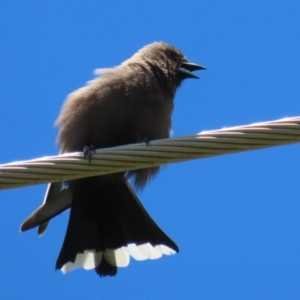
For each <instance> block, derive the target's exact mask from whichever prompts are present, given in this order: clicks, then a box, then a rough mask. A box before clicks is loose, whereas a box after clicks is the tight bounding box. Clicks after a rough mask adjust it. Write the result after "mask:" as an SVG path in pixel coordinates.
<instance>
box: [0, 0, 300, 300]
mask: <svg viewBox="0 0 300 300" xmlns="http://www.w3.org/2000/svg"><path fill="white" fill-rule="evenodd" d="M0 8H1V9H0V44H1V46H0V64H1V68H0V82H1V85H0V86H1V89H0V91H1V97H0V128H1V131H0V138H1V141H2V143H1V147H0V163H8V162H12V161H18V160H24V159H32V158H38V157H42V156H45V155H55V154H56V153H57V151H58V149H57V147H56V145H55V137H56V134H57V130H56V129H55V128H54V127H53V123H54V120H55V119H56V117H57V115H58V113H59V111H60V108H61V106H62V103H63V101H64V99H65V97H66V95H67V94H68V93H70V92H72V91H73V90H75V89H76V88H79V87H81V86H82V85H83V84H84V83H85V82H86V81H88V80H90V79H92V78H93V73H92V72H93V70H94V69H96V68H101V67H111V66H115V65H118V64H119V63H121V62H122V61H123V60H125V59H127V58H128V57H130V56H131V55H132V54H133V53H134V52H135V51H137V50H138V49H139V48H141V47H142V46H144V45H145V44H148V43H151V42H153V41H166V42H168V43H171V44H173V45H175V46H177V47H178V48H180V49H182V51H183V52H184V53H185V54H186V56H187V57H188V58H189V59H190V60H191V61H193V62H196V63H199V64H203V65H205V66H206V67H207V71H205V72H201V74H200V76H201V80H187V81H186V82H184V84H183V86H182V87H181V88H180V90H179V91H178V93H177V96H176V99H175V110H174V113H173V131H174V135H175V136H180V135H187V134H192V133H197V132H199V131H201V130H210V129H219V128H223V127H229V126H237V125H244V124H250V123H253V122H258V121H268V120H275V119H279V118H283V117H292V116H299V115H300V101H299V99H300V85H299V78H300V76H299V75H300V55H299V53H300V38H299V35H300V18H299V15H300V3H299V1H196V0H195V1H175V0H174V1H172V2H171V1H165V2H163V1H157V0H154V1H144V2H142V1H130V0H129V1H89V0H87V1H69V0H63V1H43V2H42V3H41V2H40V1H26V3H25V2H21V1H3V0H2V1H0ZM299 150H300V146H299V145H297V144H296V145H290V146H281V147H275V148H270V149H266V150H259V151H250V152H245V153H240V154H234V155H225V156H219V157H215V158H210V159H202V160H194V161H189V162H184V163H179V164H173V165H168V166H167V167H165V168H163V170H162V171H161V173H160V174H159V176H158V177H157V178H156V179H155V181H153V182H152V183H151V184H150V185H149V186H147V187H146V189H145V190H144V191H143V192H141V193H139V196H140V198H141V200H142V202H143V204H144V205H145V207H146V208H147V210H148V212H149V213H150V214H151V216H152V217H153V218H154V220H155V221H156V222H157V223H158V224H159V226H160V227H161V228H162V229H163V230H164V231H165V232H166V233H167V234H168V235H169V236H170V237H171V238H172V239H173V240H175V241H176V243H177V244H178V246H179V248H180V253H179V254H178V255H175V256H172V257H163V258H162V259H159V260H156V261H146V262H136V261H133V260H132V261H131V263H130V265H129V267H127V268H125V269H121V270H119V272H118V275H117V276H116V277H114V278H102V279H100V278H99V277H98V276H96V274H95V273H94V272H91V271H90V272H87V271H83V270H78V271H74V272H71V273H69V274H67V275H62V274H61V273H60V272H59V271H56V272H55V271H54V266H55V261H56V258H57V255H58V252H59V250H60V247H61V244H62V240H63V237H64V234H65V229H66V224H67V220H68V214H67V213H65V214H63V215H61V216H59V217H57V218H56V220H55V221H53V222H52V223H51V225H50V228H49V230H48V232H47V233H46V235H45V236H44V237H43V238H38V237H37V236H36V232H35V231H34V230H33V231H31V232H27V233H23V234H20V233H19V231H18V230H19V225H20V224H21V222H22V221H23V219H24V218H26V217H27V216H28V214H29V213H31V212H32V210H33V209H35V208H36V207H37V206H38V205H40V203H41V201H42V199H43V196H44V190H45V185H41V186H32V187H27V188H20V189H15V190H7V191H2V192H1V193H0V220H1V221H0V222H1V223H0V224H1V227H0V241H1V246H0V298H1V299H20V298H26V299H30V298H31V299H120V298H122V299H299V298H300V218H299V216H300V193H299V165H300V161H299V153H300V152H299Z"/></svg>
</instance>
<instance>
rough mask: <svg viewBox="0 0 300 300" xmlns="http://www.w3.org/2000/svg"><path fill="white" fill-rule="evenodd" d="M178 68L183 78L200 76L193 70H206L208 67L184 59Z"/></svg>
mask: <svg viewBox="0 0 300 300" xmlns="http://www.w3.org/2000/svg"><path fill="white" fill-rule="evenodd" d="M177 70H178V71H179V72H180V73H181V76H182V77H183V79H185V78H199V77H198V76H197V75H195V74H194V73H192V71H196V70H206V68H205V67H203V66H200V65H197V64H194V63H191V62H188V61H184V62H182V63H181V65H180V67H179V68H178V69H177Z"/></svg>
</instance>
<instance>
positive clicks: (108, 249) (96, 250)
mask: <svg viewBox="0 0 300 300" xmlns="http://www.w3.org/2000/svg"><path fill="white" fill-rule="evenodd" d="M70 187H71V188H72V189H73V200H72V207H71V212H70V219H69V224H68V228H67V232H66V236H65V240H64V243H63V246H62V249H61V251H60V254H59V256H58V259H57V262H56V269H61V270H62V271H63V272H67V271H70V270H72V269H74V268H78V267H83V268H84V269H95V270H96V272H97V273H98V274H99V275H100V276H107V275H109V276H113V275H115V274H116V273H117V267H126V266H127V265H128V264H129V260H130V256H132V257H133V258H135V259H136V260H145V259H157V258H160V257H161V256H162V255H163V254H165V255H171V254H175V253H176V252H178V251H179V249H178V247H177V245H176V244H175V243H174V242H173V241H172V240H171V239H170V238H169V237H168V236H167V235H166V234H165V233H164V232H163V231H162V230H161V229H160V228H159V227H158V226H157V225H156V224H155V222H154V221H153V220H152V219H151V217H150V216H149V214H148V213H147V212H146V210H145V209H144V207H143V206H142V204H141V203H140V201H139V199H138V198H137V196H136V195H135V193H134V191H133V190H132V188H131V186H130V185H129V183H128V182H127V180H126V179H125V178H124V177H119V176H116V175H114V176H100V177H92V178H85V179H80V180H76V181H72V182H71V183H70Z"/></svg>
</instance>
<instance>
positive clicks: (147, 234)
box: [20, 42, 206, 277]
mask: <svg viewBox="0 0 300 300" xmlns="http://www.w3.org/2000/svg"><path fill="white" fill-rule="evenodd" d="M205 69H206V68H205V67H204V66H201V65H198V64H195V63H192V62H190V61H188V59H187V58H186V56H185V55H184V54H183V53H182V51H181V50H179V49H177V48H176V47H174V46H172V45H170V44H167V43H165V42H154V43H151V44H148V45H146V46H144V47H143V48H141V49H140V50H139V51H138V52H136V53H135V54H134V55H133V56H132V57H130V58H129V59H127V60H125V61H124V62H123V63H121V64H120V65H118V66H116V67H114V68H107V69H100V70H97V75H98V76H97V77H96V78H94V79H93V80H91V81H89V82H87V84H86V85H85V86H84V87H81V88H79V89H78V90H76V91H74V92H73V93H71V94H70V95H69V96H68V97H67V99H66V100H65V103H64V105H63V107H62V109H61V112H60V114H59V116H58V118H57V120H56V122H55V126H57V127H58V129H59V132H58V136H57V144H58V146H59V148H60V153H69V152H75V151H83V152H84V155H85V156H89V159H92V154H93V151H94V149H99V148H108V147H114V146H120V145H126V144H133V143H140V142H146V144H149V143H151V141H152V140H157V139H165V138H169V137H170V131H171V128H172V125H171V115H172V111H173V107H174V98H175V95H176V91H177V89H178V88H179V87H180V85H181V84H182V82H183V81H184V80H185V79H188V78H199V77H198V76H197V75H195V74H194V73H193V71H196V70H205ZM159 169H160V168H159V167H151V168H146V169H139V170H133V171H127V172H121V173H115V174H110V175H102V176H94V177H87V178H81V179H76V180H71V181H69V182H64V183H61V182H60V183H51V184H49V185H48V188H47V191H46V194H45V198H44V202H43V204H42V205H41V206H40V207H39V208H38V209H36V210H35V211H34V212H33V213H32V214H31V215H30V216H29V217H28V218H27V219H26V220H25V221H24V222H23V223H22V225H21V227H20V231H21V232H24V231H27V230H29V229H32V228H34V227H37V226H38V234H39V235H40V236H41V235H43V234H44V232H45V230H46V228H47V226H48V223H49V221H50V219H52V218H54V217H55V216H57V215H58V214H60V213H62V212H63V211H65V210H67V209H70V216H69V222H68V226H67V230H66V235H65V238H64V242H63V245H62V248H61V250H60V253H59V255H58V258H57V261H56V269H60V270H61V271H62V272H63V273H66V272H68V271H71V270H73V269H76V268H84V269H86V270H91V269H94V270H95V271H96V273H97V274H98V275H99V276H100V277H104V276H114V275H116V274H117V270H118V268H119V267H126V266H128V264H129V262H130V257H133V258H134V259H136V260H146V259H157V258H160V257H161V256H162V255H172V254H175V253H178V252H179V248H178V246H177V245H176V244H175V243H174V242H173V241H172V240H171V239H170V238H169V237H168V236H167V235H166V234H165V233H164V232H163V231H162V230H161V229H160V228H159V227H158V225H157V224H156V223H155V222H154V221H153V219H152V218H151V217H150V215H149V214H148V213H147V211H146V210H145V208H144V207H143V205H142V203H141V202H140V200H139V199H138V197H137V195H136V193H135V190H134V188H135V189H137V190H138V189H143V188H144V187H145V186H146V184H147V183H149V182H150V181H151V180H152V179H153V178H154V177H155V176H156V175H157V173H158V171H159ZM133 187H134V188H133Z"/></svg>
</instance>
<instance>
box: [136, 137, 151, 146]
mask: <svg viewBox="0 0 300 300" xmlns="http://www.w3.org/2000/svg"><path fill="white" fill-rule="evenodd" d="M136 142H137V143H146V145H147V146H148V145H149V143H150V139H149V138H147V137H143V138H141V137H138V139H137V141H136Z"/></svg>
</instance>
